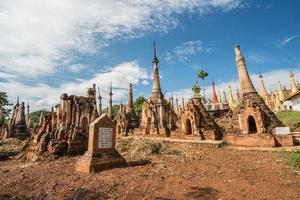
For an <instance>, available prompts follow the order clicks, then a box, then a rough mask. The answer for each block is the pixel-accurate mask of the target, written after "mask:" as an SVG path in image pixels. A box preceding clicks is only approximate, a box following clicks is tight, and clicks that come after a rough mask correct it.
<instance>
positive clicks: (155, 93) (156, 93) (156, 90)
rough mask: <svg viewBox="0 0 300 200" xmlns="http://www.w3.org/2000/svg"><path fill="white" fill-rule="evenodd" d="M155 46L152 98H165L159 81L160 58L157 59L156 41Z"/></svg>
mask: <svg viewBox="0 0 300 200" xmlns="http://www.w3.org/2000/svg"><path fill="white" fill-rule="evenodd" d="M153 47H154V58H153V61H152V63H153V86H152V95H151V97H152V99H153V100H155V99H159V98H160V99H163V94H162V92H161V88H160V81H159V71H158V63H159V60H158V59H157V56H156V47H155V42H154V43H153Z"/></svg>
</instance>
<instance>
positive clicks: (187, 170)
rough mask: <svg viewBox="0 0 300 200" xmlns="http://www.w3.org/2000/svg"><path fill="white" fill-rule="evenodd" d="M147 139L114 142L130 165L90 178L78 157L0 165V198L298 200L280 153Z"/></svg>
mask: <svg viewBox="0 0 300 200" xmlns="http://www.w3.org/2000/svg"><path fill="white" fill-rule="evenodd" d="M148 140H149V139H148ZM148 140H147V141H146V142H145V141H142V142H141V140H138V141H137V140H136V139H132V138H131V139H118V149H119V150H120V151H121V153H122V155H123V156H124V157H125V158H126V160H127V161H128V166H127V167H124V168H116V169H111V170H107V171H103V172H100V173H97V174H91V175H85V174H81V173H77V172H75V171H74V166H75V163H76V160H77V159H78V156H74V157H62V158H57V159H54V160H51V159H50V158H49V159H45V160H40V161H35V162H33V161H30V162H28V161H27V162H24V161H21V160H12V159H11V160H6V161H1V162H0V182H1V184H0V199H78V200H79V199H80V200H81V199H129V200H133V199H136V200H140V199H156V200H167V199H300V175H299V172H298V171H296V170H295V169H292V168H290V167H289V166H288V165H287V164H286V163H285V161H284V160H283V159H282V158H281V157H280V156H279V155H278V153H274V152H265V151H264V152H262V151H245V150H238V149H234V148H228V147H221V148H217V147H215V146H213V145H212V146H207V145H203V144H194V143H170V142H168V143H166V142H163V143H158V142H153V141H150V140H149V141H148ZM141 143H142V144H143V145H144V146H143V145H141V146H139V145H140V144H141Z"/></svg>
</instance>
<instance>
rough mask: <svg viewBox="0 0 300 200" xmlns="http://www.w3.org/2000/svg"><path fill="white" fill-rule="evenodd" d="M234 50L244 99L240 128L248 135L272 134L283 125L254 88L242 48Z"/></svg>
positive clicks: (241, 108)
mask: <svg viewBox="0 0 300 200" xmlns="http://www.w3.org/2000/svg"><path fill="white" fill-rule="evenodd" d="M234 50H235V61H236V65H237V70H238V77H239V83H240V92H241V98H242V99H241V102H242V104H241V105H239V108H238V113H239V121H240V128H241V130H242V132H243V133H246V134H248V133H258V134H261V133H272V131H273V130H274V128H275V127H281V126H283V124H282V122H281V121H280V120H279V119H278V118H277V116H276V115H275V114H274V113H273V112H272V111H271V109H270V108H269V107H268V106H267V104H266V103H265V101H264V100H263V98H262V97H261V96H260V95H259V94H258V93H257V91H256V89H255V88H254V86H253V83H252V81H251V79H250V76H249V73H248V70H247V67H246V63H245V59H244V56H243V55H242V53H241V50H240V46H239V45H236V46H235V47H234Z"/></svg>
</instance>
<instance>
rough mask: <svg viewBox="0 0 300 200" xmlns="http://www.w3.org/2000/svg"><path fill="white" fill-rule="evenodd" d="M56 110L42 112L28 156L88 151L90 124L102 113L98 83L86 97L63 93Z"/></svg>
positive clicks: (90, 89) (89, 90)
mask: <svg viewBox="0 0 300 200" xmlns="http://www.w3.org/2000/svg"><path fill="white" fill-rule="evenodd" d="M60 99H61V100H60V103H59V104H58V105H56V107H55V108H56V110H55V111H54V112H50V114H41V118H40V123H39V126H38V127H37V128H36V129H35V131H34V133H33V134H34V135H33V140H32V141H31V145H30V148H29V157H32V154H34V155H40V154H44V153H48V154H57V155H62V154H73V153H81V152H85V151H86V150H87V141H88V133H89V125H90V123H92V122H93V121H94V120H95V119H96V118H97V117H98V116H99V115H98V111H97V104H96V88H95V84H94V85H93V87H92V88H89V89H88V91H87V95H86V96H76V95H68V94H66V93H63V94H62V95H61V97H60Z"/></svg>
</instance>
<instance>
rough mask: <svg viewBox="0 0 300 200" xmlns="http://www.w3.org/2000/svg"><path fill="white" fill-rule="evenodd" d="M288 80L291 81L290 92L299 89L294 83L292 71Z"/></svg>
mask: <svg viewBox="0 0 300 200" xmlns="http://www.w3.org/2000/svg"><path fill="white" fill-rule="evenodd" d="M290 82H291V94H294V93H295V92H298V91H299V87H298V85H297V83H296V80H295V76H294V74H293V72H291V73H290Z"/></svg>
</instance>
